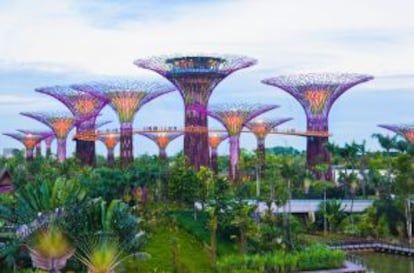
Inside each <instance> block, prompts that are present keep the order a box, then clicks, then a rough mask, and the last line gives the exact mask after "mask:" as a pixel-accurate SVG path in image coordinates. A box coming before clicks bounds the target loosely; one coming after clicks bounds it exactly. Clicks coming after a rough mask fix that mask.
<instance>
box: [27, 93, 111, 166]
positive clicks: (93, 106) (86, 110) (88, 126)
mask: <svg viewBox="0 0 414 273" xmlns="http://www.w3.org/2000/svg"><path fill="white" fill-rule="evenodd" d="M35 91H37V92H39V93H43V94H47V95H50V96H52V97H54V98H56V99H57V100H59V101H60V102H62V103H63V104H64V105H65V106H66V107H67V108H68V109H69V110H70V111H71V112H72V114H73V115H74V116H75V117H77V118H80V119H82V118H84V117H87V116H90V117H91V118H89V119H86V121H85V122H82V123H79V124H77V125H76V133H77V134H82V133H89V132H91V131H94V130H95V129H96V127H95V121H96V116H97V115H98V114H99V112H100V111H101V110H102V108H103V107H104V106H105V105H106V104H107V102H106V100H104V99H101V98H98V97H96V96H92V95H91V94H89V93H85V92H81V91H78V90H75V89H73V88H71V87H69V86H51V87H41V88H36V89H35ZM75 141H76V157H77V158H78V159H79V160H80V162H81V163H82V164H84V165H89V166H94V165H95V164H96V154H95V142H94V141H87V140H83V139H75Z"/></svg>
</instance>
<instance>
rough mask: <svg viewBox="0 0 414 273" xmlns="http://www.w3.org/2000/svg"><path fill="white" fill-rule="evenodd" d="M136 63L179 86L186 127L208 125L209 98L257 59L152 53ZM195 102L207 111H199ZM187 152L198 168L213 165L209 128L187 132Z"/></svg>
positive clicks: (188, 157) (185, 143) (190, 160)
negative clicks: (237, 72) (226, 79)
mask: <svg viewBox="0 0 414 273" xmlns="http://www.w3.org/2000/svg"><path fill="white" fill-rule="evenodd" d="M134 63H135V64H136V65H137V66H138V67H141V68H145V69H149V70H153V71H155V72H157V73H158V74H160V75H161V76H163V77H165V78H167V79H168V80H169V81H170V82H172V83H173V84H174V85H175V86H176V87H177V89H178V90H179V92H180V94H181V97H182V98H183V101H184V108H185V109H184V120H185V121H184V123H185V127H186V128H192V127H202V128H207V127H208V119H207V114H206V113H207V108H208V101H209V98H210V95H211V94H212V92H213V90H214V88H215V87H216V86H217V85H218V84H219V83H220V82H221V81H222V80H223V79H225V78H226V77H227V76H229V75H230V74H231V73H233V72H235V71H237V70H240V69H242V68H247V67H249V66H252V65H254V64H256V63H257V61H256V60H255V59H252V58H248V57H243V56H235V55H216V54H205V55H198V54H197V55H178V56H160V57H150V58H147V59H138V60H136V61H135V62H134ZM194 106H197V107H198V108H203V109H204V111H195V110H194ZM184 155H185V156H186V157H187V159H188V160H189V163H190V164H191V165H192V166H193V167H194V168H195V169H196V170H198V169H199V168H200V166H208V165H209V149H208V133H207V130H201V131H198V132H192V131H191V130H188V131H186V132H185V135H184Z"/></svg>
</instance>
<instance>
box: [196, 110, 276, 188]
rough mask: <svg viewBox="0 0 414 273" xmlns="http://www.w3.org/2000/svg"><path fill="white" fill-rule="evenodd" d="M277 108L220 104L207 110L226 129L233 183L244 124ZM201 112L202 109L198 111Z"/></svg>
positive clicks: (236, 171) (237, 176)
mask: <svg viewBox="0 0 414 273" xmlns="http://www.w3.org/2000/svg"><path fill="white" fill-rule="evenodd" d="M277 107H279V106H278V105H264V104H240V103H234V104H220V105H213V106H211V107H209V109H208V115H209V116H211V117H212V118H214V119H216V120H217V121H219V122H220V123H221V124H223V126H224V127H225V128H226V130H227V133H228V134H229V142H230V164H229V177H230V179H231V180H232V181H233V182H236V183H238V182H239V180H240V170H239V157H240V151H239V150H240V141H239V140H240V133H241V131H242V129H243V127H244V126H246V124H247V123H248V122H249V121H251V120H252V119H254V118H255V117H257V116H259V115H261V114H263V113H265V112H267V111H270V110H273V109H275V108H277ZM199 111H203V109H199Z"/></svg>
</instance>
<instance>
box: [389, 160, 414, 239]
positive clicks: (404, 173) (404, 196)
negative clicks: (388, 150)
mask: <svg viewBox="0 0 414 273" xmlns="http://www.w3.org/2000/svg"><path fill="white" fill-rule="evenodd" d="M394 168H395V170H396V177H395V181H394V183H393V191H394V192H395V193H396V194H397V197H398V198H399V199H400V200H401V202H402V203H403V204H404V215H405V226H406V232H407V237H408V242H409V243H410V244H411V243H412V212H411V193H412V192H413V190H414V167H413V162H412V158H411V156H409V155H407V154H399V155H398V156H397V158H396V161H395V162H394Z"/></svg>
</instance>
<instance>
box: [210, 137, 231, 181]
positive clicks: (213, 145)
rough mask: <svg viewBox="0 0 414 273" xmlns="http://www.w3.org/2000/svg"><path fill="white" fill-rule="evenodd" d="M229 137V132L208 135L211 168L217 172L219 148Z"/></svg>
mask: <svg viewBox="0 0 414 273" xmlns="http://www.w3.org/2000/svg"><path fill="white" fill-rule="evenodd" d="M228 137H229V135H228V134H211V135H209V136H208V145H209V146H210V169H211V170H212V171H213V172H214V173H215V174H217V173H218V162H217V158H218V153H217V148H218V146H219V145H220V144H221V143H222V142H223V141H224V140H226V139H227V138H228Z"/></svg>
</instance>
